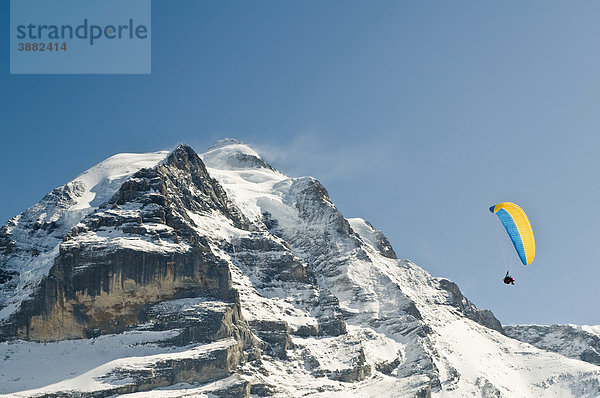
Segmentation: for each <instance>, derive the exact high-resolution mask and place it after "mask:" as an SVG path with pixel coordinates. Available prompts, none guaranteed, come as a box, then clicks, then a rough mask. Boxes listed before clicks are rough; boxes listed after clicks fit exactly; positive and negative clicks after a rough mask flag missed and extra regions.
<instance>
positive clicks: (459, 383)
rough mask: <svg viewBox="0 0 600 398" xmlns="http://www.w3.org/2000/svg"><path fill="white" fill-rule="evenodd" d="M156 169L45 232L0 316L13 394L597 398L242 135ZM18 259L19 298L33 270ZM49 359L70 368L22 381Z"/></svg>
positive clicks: (2, 370)
mask: <svg viewBox="0 0 600 398" xmlns="http://www.w3.org/2000/svg"><path fill="white" fill-rule="evenodd" d="M159 162H160V163H159ZM149 166H150V167H149V168H145V169H142V170H139V171H136V172H135V173H133V174H131V175H129V176H128V177H126V178H124V179H123V180H122V181H120V183H121V185H120V187H118V188H117V189H116V190H114V191H112V194H111V195H110V197H109V195H107V196H106V197H105V198H104V199H103V200H104V202H103V203H95V202H93V201H90V200H88V199H87V197H86V196H85V195H84V194H79V195H78V196H77V197H78V198H84V197H86V199H85V200H84V199H81V202H83V203H84V205H83V207H85V206H86V205H85V203H89V206H90V207H89V208H88V210H86V214H85V215H84V216H82V217H80V218H79V219H78V221H77V222H76V223H75V224H73V225H72V228H67V224H66V223H64V227H63V229H62V230H61V231H60V232H56V237H53V236H50V237H43V238H40V239H41V240H43V242H42V243H41V244H40V247H46V246H47V247H49V248H50V249H51V250H50V252H48V253H51V254H49V255H48V259H49V260H48V264H47V265H46V266H45V268H44V269H43V271H44V272H41V271H40V272H39V277H38V278H37V279H36V280H37V283H36V284H34V285H31V288H30V289H29V290H28V294H27V295H23V296H21V297H19V300H17V299H13V303H15V305H14V308H13V309H12V312H11V313H10V314H8V316H7V317H6V318H5V320H4V322H3V323H1V324H0V325H1V327H0V330H1V331H2V335H3V336H4V338H5V339H6V340H7V341H5V342H2V343H0V357H1V358H3V359H2V360H1V362H0V379H1V380H2V381H3V383H0V386H1V387H0V392H4V393H16V392H18V395H19V396H34V395H44V394H57V395H61V394H62V395H66V394H73V393H75V392H77V394H81V395H83V396H109V395H113V394H126V393H135V394H134V395H135V396H181V395H184V394H189V395H191V396H208V394H213V395H216V396H240V397H245V396H250V395H252V396H279V397H288V396H307V395H308V396H322V397H331V396H340V397H347V396H390V397H392V396H402V397H404V396H406V397H412V396H420V397H426V396H444V397H448V396H450V397H453V396H456V397H464V396H485V397H515V396H523V397H525V396H527V397H530V396H578V397H579V396H589V397H593V396H597V395H599V394H600V384H599V381H600V368H598V367H597V366H595V365H592V364H590V363H586V362H582V361H580V360H576V359H568V358H566V357H564V356H562V355H559V354H556V353H550V352H547V351H545V350H540V349H538V348H535V347H533V346H531V345H529V344H527V343H524V342H520V341H518V340H515V339H512V338H510V337H507V336H505V335H504V334H503V333H504V332H505V331H504V329H503V327H502V326H501V324H500V322H499V321H498V320H497V319H496V318H495V317H494V316H493V314H492V313H491V312H490V311H486V310H480V309H478V308H477V307H476V306H475V305H474V304H473V303H471V302H470V301H469V300H468V299H466V298H465V297H464V296H463V295H462V294H461V292H460V290H459V289H458V287H457V286H456V285H455V284H454V283H452V282H451V281H449V280H447V279H443V278H435V277H433V276H431V275H430V274H429V273H427V272H426V271H425V270H423V269H422V268H420V267H418V266H417V265H415V264H413V263H411V262H410V261H407V260H399V259H397V257H396V253H395V252H394V250H393V248H392V247H391V245H390V243H389V241H388V240H387V239H386V238H385V236H384V235H383V233H381V231H378V230H376V229H375V228H374V227H373V226H372V225H371V224H370V223H368V222H367V221H365V220H362V219H359V218H353V219H346V218H344V217H343V215H342V214H341V213H340V212H339V211H338V209H337V208H336V207H335V205H334V204H333V203H332V201H331V199H330V198H329V195H328V193H327V191H326V189H325V188H324V187H323V186H322V185H321V184H320V183H319V182H318V181H317V180H315V179H314V178H311V177H300V178H289V177H287V176H286V175H284V174H283V173H281V172H279V171H277V170H276V169H274V168H273V167H272V166H270V165H269V164H267V163H266V162H265V161H264V160H263V159H262V158H261V157H260V155H259V154H258V153H256V152H255V151H254V150H253V149H251V148H250V147H248V146H246V145H244V144H242V143H240V142H238V141H235V140H231V139H228V140H223V141H220V142H218V143H216V144H215V145H213V146H212V147H211V148H209V150H208V151H207V152H206V153H204V154H203V155H201V156H200V157H198V156H197V155H196V154H195V153H194V151H193V150H192V149H191V148H189V147H186V146H180V147H179V148H177V149H176V150H175V151H173V152H172V153H171V154H168V156H167V154H165V156H164V157H163V158H162V159H160V160H159V161H158V162H157V163H156V164H154V165H149ZM73 201H76V200H75V199H73V200H72V202H73ZM53 203H57V201H53V202H51V203H46V202H44V201H42V202H40V203H39V204H38V205H36V206H38V208H39V209H40V211H41V212H43V211H46V209H50V208H51V207H52V206H53ZM69 203H71V202H69ZM78 203H79V202H78ZM34 207H35V206H34ZM62 208H67V209H71V208H73V209H75V210H78V206H77V205H74V204H70V205H68V206H67V205H63V206H62ZM28 211H29V210H28ZM63 213H64V211H63ZM67 213H68V212H67ZM32 214H33V213H32ZM61 214H62V213H61ZM5 228H6V229H7V228H10V226H9V227H6V226H5ZM21 228H23V231H25V233H28V234H30V233H32V232H31V231H33V230H34V227H33V226H32V225H26V224H23V225H22V227H21ZM4 236H5V237H6V238H5V242H8V243H7V244H6V245H5V247H10V246H11V242H17V240H16V239H14V238H13V236H15V235H10V234H9V233H5V235H4ZM11 239H12V241H11ZM52 239H55V240H52ZM63 240H64V241H63ZM61 241H62V242H61ZM57 242H58V243H57ZM12 245H13V246H14V245H15V243H12ZM53 245H57V246H53ZM7 258H8V257H7ZM10 258H17V257H10ZM10 261H12V262H9V261H8V260H7V262H3V263H1V265H0V270H3V272H5V274H6V275H11V277H10V278H9V279H8V280H7V281H6V282H4V284H2V285H1V286H2V287H3V288H5V289H6V291H11V290H10V289H12V287H11V286H13V285H14V282H13V280H15V279H17V280H20V279H21V278H23V276H22V275H23V274H24V273H27V272H28V269H29V267H31V265H30V264H29V263H27V261H28V260H27V258H25V259H24V260H22V261H21V262H19V261H17V260H10ZM11 272H12V274H10V273H11ZM0 283H1V282H0ZM11 283H12V285H11ZM11 297H17V296H16V295H13V296H11ZM15 338H20V339H21V340H19V339H15ZM66 338H79V340H64V339H66ZM23 339H24V340H23ZM25 340H27V341H25ZM36 341H45V343H43V344H42V343H39V342H36ZM119 342H123V343H119ZM69 347H72V350H71V349H70V348H69ZM75 348H76V350H75ZM32 352H33V353H36V354H31V353H32ZM84 352H85V353H88V355H80V354H78V353H84ZM48 356H56V357H58V358H61V359H62V360H63V362H65V363H69V364H72V365H69V366H65V367H64V368H56V367H54V368H51V369H48V368H43V367H44V366H46V367H51V364H50V363H47V364H46V365H44V363H43V362H42V365H37V366H38V372H40V373H43V376H36V375H35V374H31V372H28V371H27V369H29V368H31V367H34V366H36V365H35V364H36V363H37V361H38V358H39V357H48ZM76 364H79V366H77V365H76ZM40 367H42V368H40ZM165 389H166V390H165ZM144 391H145V392H144Z"/></svg>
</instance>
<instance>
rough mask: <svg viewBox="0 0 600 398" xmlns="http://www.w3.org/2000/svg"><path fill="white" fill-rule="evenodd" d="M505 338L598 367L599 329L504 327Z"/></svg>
mask: <svg viewBox="0 0 600 398" xmlns="http://www.w3.org/2000/svg"><path fill="white" fill-rule="evenodd" d="M504 330H505V332H506V335H507V336H510V337H512V338H514V339H517V340H520V341H523V342H525V343H529V344H531V345H533V346H535V347H537V348H540V349H542V350H546V351H551V352H556V353H559V354H561V355H564V356H565V357H568V358H575V359H580V360H582V361H585V362H589V363H592V364H595V365H600V327H599V326H587V325H583V326H577V325H551V326H545V325H516V326H505V327H504Z"/></svg>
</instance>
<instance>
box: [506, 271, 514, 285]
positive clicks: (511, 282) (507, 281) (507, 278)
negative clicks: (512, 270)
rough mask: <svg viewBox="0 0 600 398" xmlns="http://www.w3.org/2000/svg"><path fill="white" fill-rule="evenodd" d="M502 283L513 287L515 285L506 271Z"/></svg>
mask: <svg viewBox="0 0 600 398" xmlns="http://www.w3.org/2000/svg"><path fill="white" fill-rule="evenodd" d="M503 281H504V283H506V284H507V285H514V284H515V280H514V279H513V277H512V276H510V275H508V271H506V276H505V277H504V279H503Z"/></svg>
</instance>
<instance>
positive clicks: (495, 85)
mask: <svg viewBox="0 0 600 398" xmlns="http://www.w3.org/2000/svg"><path fill="white" fill-rule="evenodd" d="M8 3H9V2H7V1H6V2H2V3H1V5H0V18H1V21H2V24H3V25H4V26H5V28H6V29H5V32H7V31H8V24H9V6H8ZM152 6H153V7H152V74H151V75H117V76H101V75H88V76H86V75H80V76H76V75H66V76H60V75H56V76H51V75H41V76H28V75H10V74H9V58H8V44H9V40H8V37H5V39H4V40H2V41H0V46H1V47H2V48H1V49H0V50H1V51H2V54H4V55H3V57H2V63H1V68H2V73H0V88H1V90H0V121H1V123H2V124H1V127H0V131H2V145H1V146H0V167H2V170H3V171H2V173H1V174H0V186H1V187H2V188H0V203H2V206H0V222H2V223H3V222H4V221H6V220H7V219H9V218H10V217H12V216H14V215H16V214H17V213H19V212H20V211H22V210H23V209H25V208H26V207H28V206H30V205H31V204H33V203H35V202H36V201H38V200H39V199H40V198H41V197H42V196H43V195H44V194H45V193H46V192H48V191H49V190H51V189H52V188H54V187H56V186H59V185H62V184H64V183H65V182H66V181H68V180H70V179H72V178H74V177H75V176H76V175H77V174H79V173H80V172H81V171H83V170H85V169H87V168H88V167H90V166H92V165H94V164H95V163H97V162H99V161H101V160H103V159H104V158H106V157H108V156H111V155H113V154H115V153H119V152H147V151H155V150H160V149H169V148H173V147H174V146H175V145H176V144H177V143H180V142H185V143H188V144H190V145H192V146H194V147H195V148H196V149H197V150H199V151H202V150H203V149H205V148H206V147H208V146H209V145H210V144H211V143H212V142H213V141H215V140H217V139H219V138H223V137H235V138H238V139H240V140H242V141H245V142H247V143H249V144H252V145H253V146H255V147H256V148H257V149H259V150H260V151H262V152H263V153H264V155H265V158H266V159H267V160H269V161H271V163H272V164H273V165H274V166H275V167H277V168H279V169H281V170H283V171H285V172H288V173H289V174H291V175H313V176H315V177H317V178H318V179H319V180H321V181H322V182H323V183H324V184H325V186H326V187H327V189H328V190H329V193H330V195H331V196H332V198H333V200H334V202H335V203H336V204H337V205H338V207H339V208H340V210H341V211H342V212H343V214H344V215H345V216H347V217H363V218H365V219H367V220H369V221H371V222H372V223H373V224H374V225H375V226H376V227H377V228H380V229H382V230H383V231H384V233H385V234H386V235H387V236H388V237H389V239H390V240H391V242H392V244H393V246H394V248H395V250H396V252H397V253H398V255H399V256H400V257H402V258H409V259H411V260H413V261H414V262H416V263H417V264H419V265H421V266H422V267H424V268H425V269H427V270H428V271H430V272H431V273H433V274H434V275H436V276H444V277H448V278H450V279H452V280H453V281H455V282H457V283H458V285H459V286H460V288H461V289H462V291H463V292H464V293H465V295H467V297H469V298H470V299H471V300H472V301H474V302H475V303H476V304H477V305H478V306H480V307H482V308H489V309H491V310H492V311H493V312H494V313H495V314H496V316H497V317H498V318H499V319H500V320H501V321H502V322H503V323H505V324H511V323H541V324H546V323H578V324H600V314H598V311H597V305H598V295H597V290H598V287H597V286H598V282H597V281H598V279H600V270H599V267H598V266H597V265H596V264H597V263H598V261H599V259H600V245H599V244H598V239H599V238H600V212H598V211H597V210H596V204H597V203H598V202H599V199H600V188H599V187H598V183H597V181H598V178H597V171H598V170H599V169H600V160H599V156H598V149H599V148H600V134H599V133H598V128H599V127H600V112H598V109H599V105H600V73H599V71H600V22H599V18H598V17H599V16H600V3H598V2H591V1H582V2H577V3H572V2H553V1H548V2H543V3H541V2H522V1H505V2H476V1H458V2H444V1H432V2H416V1H375V2H364V1H328V2H321V1H286V2H281V1H245V2H241V1H240V2H234V1H229V2H218V1H201V2H199V1H196V0H178V1H176V2H173V1H167V0H154V1H153V4H152ZM502 201H513V202H516V203H518V204H520V205H521V206H522V207H523V208H524V209H525V210H526V211H527V212H528V213H529V215H530V218H531V221H532V224H533V228H534V232H535V234H536V239H537V246H538V249H537V258H536V260H535V262H534V263H533V265H531V266H530V267H528V268H525V267H522V266H519V267H515V268H514V269H513V274H514V277H515V279H516V280H517V283H516V285H515V286H510V287H507V286H504V285H503V284H502V282H501V279H502V277H503V276H504V273H505V272H506V263H505V261H504V260H503V255H502V252H501V247H503V246H504V244H502V243H501V242H500V241H501V240H502V238H503V236H502V235H501V234H500V233H499V232H498V225H497V224H498V220H497V219H496V218H495V216H493V215H492V214H491V213H490V212H489V211H488V208H489V207H490V206H491V205H493V204H496V203H499V202H502Z"/></svg>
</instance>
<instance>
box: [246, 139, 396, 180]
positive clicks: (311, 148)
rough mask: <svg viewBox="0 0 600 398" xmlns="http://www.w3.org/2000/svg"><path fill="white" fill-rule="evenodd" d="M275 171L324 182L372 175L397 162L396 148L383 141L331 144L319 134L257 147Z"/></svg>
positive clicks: (334, 142)
mask: <svg viewBox="0 0 600 398" xmlns="http://www.w3.org/2000/svg"><path fill="white" fill-rule="evenodd" d="M252 147H253V148H254V149H256V150H257V151H258V152H259V153H260V154H261V156H262V157H263V158H264V159H265V160H266V161H267V162H269V163H270V164H271V165H272V166H274V167H275V168H277V169H279V170H281V171H283V172H285V173H286V174H289V175H292V176H301V175H312V176H314V177H316V178H318V179H320V180H331V179H338V180H339V179H348V178H352V179H353V178H356V177H357V176H361V175H365V174H371V173H373V172H374V171H376V170H377V169H381V168H382V167H389V164H391V162H392V161H393V158H394V155H393V154H394V150H393V148H389V147H385V144H384V143H382V142H380V141H373V142H365V141H362V142H352V143H349V142H343V141H331V140H327V139H325V138H323V137H320V136H318V135H316V134H303V135H299V136H296V137H295V138H294V139H293V140H292V141H291V142H290V143H289V144H287V145H273V144H261V143H253V144H252Z"/></svg>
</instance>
